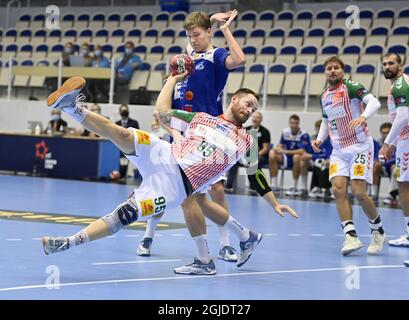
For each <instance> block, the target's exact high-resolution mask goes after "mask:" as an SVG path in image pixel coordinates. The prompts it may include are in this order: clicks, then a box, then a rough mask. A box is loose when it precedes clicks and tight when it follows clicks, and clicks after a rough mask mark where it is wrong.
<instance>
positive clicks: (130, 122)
mask: <svg viewBox="0 0 409 320" xmlns="http://www.w3.org/2000/svg"><path fill="white" fill-rule="evenodd" d="M119 114H120V116H121V120H118V121H117V122H115V124H117V125H118V126H121V127H123V128H135V129H139V123H138V121H136V120H135V119H132V118H129V108H128V105H126V104H123V105H121V106H120V107H119ZM119 163H120V166H119V174H120V179H123V178H125V176H126V171H127V170H128V159H127V158H126V157H125V155H124V154H123V153H121V158H120V159H119Z"/></svg>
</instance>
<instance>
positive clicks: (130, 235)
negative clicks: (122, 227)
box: [125, 234, 140, 238]
mask: <svg viewBox="0 0 409 320" xmlns="http://www.w3.org/2000/svg"><path fill="white" fill-rule="evenodd" d="M125 237H128V238H139V237H140V235H139V234H127V235H126V236H125Z"/></svg>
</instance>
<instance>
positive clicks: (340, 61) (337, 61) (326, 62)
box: [324, 56, 345, 70]
mask: <svg viewBox="0 0 409 320" xmlns="http://www.w3.org/2000/svg"><path fill="white" fill-rule="evenodd" d="M330 62H335V63H338V64H339V65H340V66H341V69H342V70H344V68H345V64H344V62H343V61H342V60H341V59H340V58H339V57H338V56H332V57H329V58H328V59H327V60H325V62H324V68H326V67H327V64H328V63H330Z"/></svg>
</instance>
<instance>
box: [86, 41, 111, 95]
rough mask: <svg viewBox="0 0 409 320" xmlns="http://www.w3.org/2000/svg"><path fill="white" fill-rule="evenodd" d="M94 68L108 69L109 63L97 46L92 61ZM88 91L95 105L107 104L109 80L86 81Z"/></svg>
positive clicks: (100, 48)
mask: <svg viewBox="0 0 409 320" xmlns="http://www.w3.org/2000/svg"><path fill="white" fill-rule="evenodd" d="M92 67H94V68H109V67H110V62H109V60H108V58H106V57H104V53H103V51H102V47H101V46H100V45H97V46H96V47H95V50H94V59H93V60H92ZM87 83H88V89H89V93H90V95H91V97H92V101H94V102H96V103H107V102H108V99H109V97H108V92H109V79H88V81H87Z"/></svg>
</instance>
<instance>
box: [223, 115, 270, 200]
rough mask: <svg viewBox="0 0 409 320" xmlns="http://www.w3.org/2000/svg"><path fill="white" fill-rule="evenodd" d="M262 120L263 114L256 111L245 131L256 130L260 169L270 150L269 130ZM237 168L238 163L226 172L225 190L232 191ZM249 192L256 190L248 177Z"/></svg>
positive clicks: (265, 162)
mask: <svg viewBox="0 0 409 320" xmlns="http://www.w3.org/2000/svg"><path fill="white" fill-rule="evenodd" d="M262 121H263V114H262V113H261V112H260V111H256V112H255V113H254V114H253V117H252V125H251V126H248V127H246V130H247V131H250V130H251V129H253V130H257V138H258V168H259V169H261V168H263V167H264V166H265V165H268V151H269V150H270V143H271V139H270V131H268V129H267V128H266V127H264V126H262V125H261V123H262ZM238 169H239V163H236V164H235V165H234V166H233V167H232V168H231V169H230V170H229V172H228V177H227V182H226V186H225V190H226V192H233V191H234V190H233V184H234V180H235V179H236V176H237V172H238ZM249 181H250V190H251V193H257V192H256V186H254V180H253V179H249Z"/></svg>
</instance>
